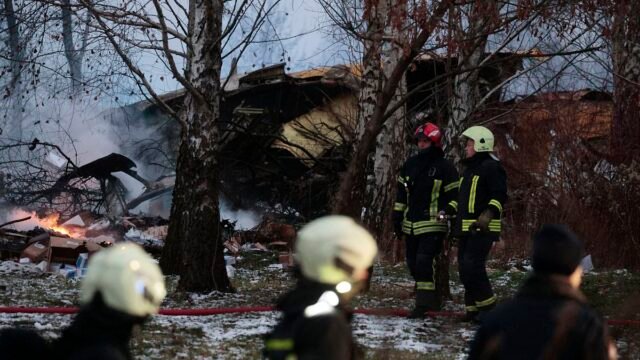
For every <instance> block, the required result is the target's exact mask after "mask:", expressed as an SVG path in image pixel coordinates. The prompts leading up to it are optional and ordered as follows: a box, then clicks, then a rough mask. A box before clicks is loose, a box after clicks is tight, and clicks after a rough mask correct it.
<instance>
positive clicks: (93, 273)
mask: <svg viewBox="0 0 640 360" xmlns="http://www.w3.org/2000/svg"><path fill="white" fill-rule="evenodd" d="M165 295H166V289H165V284H164V277H163V276H162V272H161V271H160V268H159V267H158V265H157V264H156V262H155V261H154V260H153V258H151V256H149V255H148V254H147V253H146V252H145V251H144V250H143V249H142V248H141V247H140V246H138V245H136V244H133V243H119V244H115V245H113V246H112V247H110V248H108V249H104V250H101V251H100V252H98V253H96V254H95V255H93V257H91V259H90V260H89V267H88V269H87V275H86V277H85V278H84V280H83V282H82V285H81V290H80V303H81V304H82V307H81V308H80V312H79V313H78V315H77V316H76V317H75V319H74V320H73V322H72V323H71V325H70V326H69V327H68V328H67V329H65V330H64V331H63V333H62V336H61V337H60V338H59V339H58V340H56V341H55V342H54V343H53V358H54V359H87V360H88V359H108V360H116V359H118V360H120V359H132V356H131V354H130V350H129V340H130V338H131V333H132V331H133V329H134V328H135V327H136V326H139V325H141V324H142V323H143V322H144V321H145V320H146V319H147V318H149V316H151V315H153V314H156V313H157V312H158V310H159V308H160V303H161V302H162V300H163V299H164V297H165Z"/></svg>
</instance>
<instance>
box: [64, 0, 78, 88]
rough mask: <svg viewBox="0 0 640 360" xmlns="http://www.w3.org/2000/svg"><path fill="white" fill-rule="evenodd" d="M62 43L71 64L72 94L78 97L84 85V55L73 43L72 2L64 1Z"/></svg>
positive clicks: (69, 0)
mask: <svg viewBox="0 0 640 360" xmlns="http://www.w3.org/2000/svg"><path fill="white" fill-rule="evenodd" d="M61 9H62V43H63V44H64V55H65V57H66V58H67V63H68V64H69V76H70V77H71V93H72V94H74V95H76V94H78V93H80V91H81V85H82V55H81V54H80V53H79V52H78V51H77V50H76V47H75V45H74V43H73V18H72V14H73V13H72V11H71V0H62V7H61Z"/></svg>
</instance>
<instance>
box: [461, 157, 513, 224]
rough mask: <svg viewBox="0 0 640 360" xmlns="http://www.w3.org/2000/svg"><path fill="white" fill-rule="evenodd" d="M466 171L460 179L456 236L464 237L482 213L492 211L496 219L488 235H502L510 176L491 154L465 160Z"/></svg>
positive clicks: (492, 222)
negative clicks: (503, 213) (502, 221)
mask: <svg viewBox="0 0 640 360" xmlns="http://www.w3.org/2000/svg"><path fill="white" fill-rule="evenodd" d="M462 163H463V165H464V166H465V170H464V172H463V174H462V177H461V178H460V188H459V192H458V201H457V202H455V203H454V204H453V205H454V206H453V207H454V208H455V209H456V210H457V216H456V221H455V223H456V225H455V233H456V235H464V234H465V233H468V232H469V231H470V230H469V227H470V226H471V224H473V222H475V221H476V220H478V217H479V216H480V214H482V212H483V211H485V210H487V209H490V210H491V212H492V213H493V219H492V220H491V222H490V223H489V232H490V233H493V234H496V235H498V234H500V230H501V229H502V225H501V220H500V219H501V217H502V209H503V207H504V204H505V203H506V201H507V174H506V173H505V171H504V168H503V167H502V165H501V164H500V161H499V160H498V159H497V158H496V157H495V156H493V154H491V153H486V152H480V153H476V154H475V155H474V156H472V157H470V158H468V159H465V160H463V161H462Z"/></svg>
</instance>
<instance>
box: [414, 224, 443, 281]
mask: <svg viewBox="0 0 640 360" xmlns="http://www.w3.org/2000/svg"><path fill="white" fill-rule="evenodd" d="M444 236H445V234H444V233H429V234H421V235H406V236H405V241H406V247H407V251H406V252H407V265H408V266H409V272H410V273H411V276H412V277H413V279H414V280H415V281H416V290H418V291H420V290H427V291H434V290H435V289H436V282H435V269H436V266H435V259H436V257H437V256H438V255H439V254H440V252H441V251H442V243H443V241H444Z"/></svg>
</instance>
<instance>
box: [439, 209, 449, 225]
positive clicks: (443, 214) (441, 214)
mask: <svg viewBox="0 0 640 360" xmlns="http://www.w3.org/2000/svg"><path fill="white" fill-rule="evenodd" d="M447 220H448V219H447V212H446V211H444V210H440V212H439V213H438V222H439V223H446V222H447Z"/></svg>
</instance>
